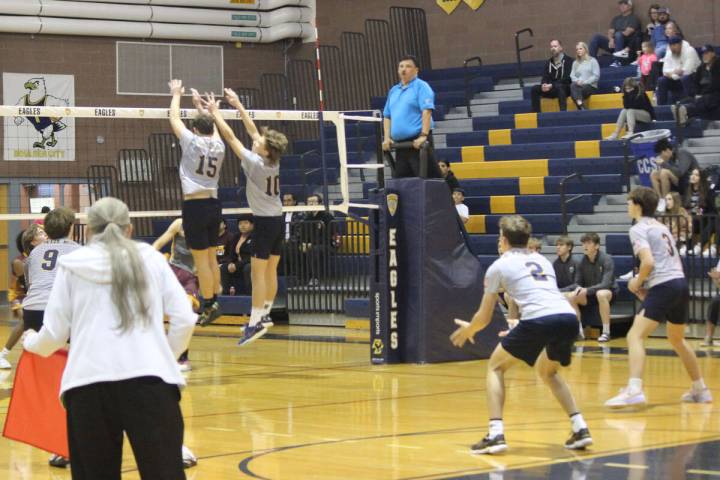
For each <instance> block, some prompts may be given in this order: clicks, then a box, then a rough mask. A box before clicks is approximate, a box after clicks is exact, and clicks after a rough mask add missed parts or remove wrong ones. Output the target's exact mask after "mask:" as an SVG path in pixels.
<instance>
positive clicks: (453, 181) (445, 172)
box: [437, 159, 460, 192]
mask: <svg viewBox="0 0 720 480" xmlns="http://www.w3.org/2000/svg"><path fill="white" fill-rule="evenodd" d="M437 165H438V169H439V170H440V176H441V177H442V178H444V179H445V182H447V184H448V187H450V191H451V192H454V191H455V189H456V188H460V182H458V179H457V178H456V177H455V174H454V173H453V171H452V170H450V162H449V161H447V160H445V159H440V160H438V161H437Z"/></svg>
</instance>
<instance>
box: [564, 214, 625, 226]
mask: <svg viewBox="0 0 720 480" xmlns="http://www.w3.org/2000/svg"><path fill="white" fill-rule="evenodd" d="M573 219H574V220H575V221H577V223H578V224H579V225H613V224H615V225H626V226H627V228H630V224H631V222H630V218H629V217H628V216H627V215H625V216H624V218H623V217H621V216H620V215H618V214H617V213H595V214H589V215H575V216H574V217H573Z"/></svg>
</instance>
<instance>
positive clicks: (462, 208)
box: [452, 188, 470, 224]
mask: <svg viewBox="0 0 720 480" xmlns="http://www.w3.org/2000/svg"><path fill="white" fill-rule="evenodd" d="M452 197H453V201H454V202H455V209H456V210H457V213H458V216H459V217H460V220H462V222H463V224H466V223H467V221H468V220H470V209H468V207H467V205H465V204H464V203H463V202H464V201H465V190H463V189H462V188H456V189H455V190H453V192H452Z"/></svg>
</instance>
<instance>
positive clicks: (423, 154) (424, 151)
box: [385, 141, 430, 178]
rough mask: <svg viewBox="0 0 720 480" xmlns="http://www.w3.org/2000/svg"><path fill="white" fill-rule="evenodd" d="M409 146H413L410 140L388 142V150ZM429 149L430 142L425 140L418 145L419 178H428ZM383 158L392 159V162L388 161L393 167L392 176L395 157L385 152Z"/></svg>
mask: <svg viewBox="0 0 720 480" xmlns="http://www.w3.org/2000/svg"><path fill="white" fill-rule="evenodd" d="M410 148H415V146H414V145H413V142H412V141H407V142H395V143H392V144H390V150H407V149H410ZM429 149H430V142H428V141H425V142H424V143H423V144H422V145H420V175H419V176H418V177H419V178H428V150H429ZM385 158H386V159H389V160H390V159H392V163H390V165H391V167H392V169H393V176H394V174H395V159H393V158H392V155H390V152H385Z"/></svg>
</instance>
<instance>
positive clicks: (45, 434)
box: [3, 350, 70, 458]
mask: <svg viewBox="0 0 720 480" xmlns="http://www.w3.org/2000/svg"><path fill="white" fill-rule="evenodd" d="M67 357H68V352H67V350H58V351H57V352H55V353H53V354H52V355H51V356H49V357H47V358H43V357H41V356H39V355H35V354H34V353H30V352H27V351H25V352H23V354H22V356H21V357H20V361H19V362H18V366H17V372H16V373H15V384H14V385H13V391H12V396H11V397H10V406H9V407H8V412H7V418H6V420H5V428H4V430H3V436H4V437H7V438H9V439H11V440H17V441H18V442H22V443H27V444H28V445H32V446H33V447H37V448H41V449H43V450H47V451H48V452H50V453H55V454H57V455H62V456H63V457H66V458H67V457H69V456H70V448H69V447H68V438H67V423H66V415H65V408H64V407H63V406H62V403H60V398H59V395H60V380H61V379H62V374H63V371H64V370H65V364H66V363H67Z"/></svg>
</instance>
